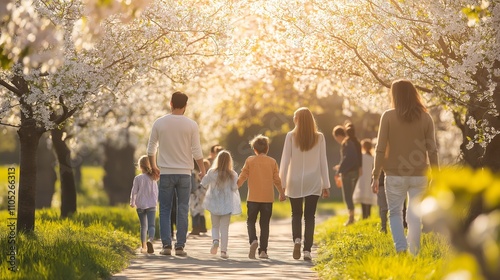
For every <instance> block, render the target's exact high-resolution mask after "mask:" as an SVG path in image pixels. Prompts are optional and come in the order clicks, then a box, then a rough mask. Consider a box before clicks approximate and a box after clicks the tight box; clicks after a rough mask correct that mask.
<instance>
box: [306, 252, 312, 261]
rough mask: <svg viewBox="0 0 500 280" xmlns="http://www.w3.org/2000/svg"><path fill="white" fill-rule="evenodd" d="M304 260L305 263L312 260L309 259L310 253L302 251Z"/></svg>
mask: <svg viewBox="0 0 500 280" xmlns="http://www.w3.org/2000/svg"><path fill="white" fill-rule="evenodd" d="M304 260H305V261H310V260H312V258H311V252H309V251H304Z"/></svg>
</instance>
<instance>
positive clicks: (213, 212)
mask: <svg viewBox="0 0 500 280" xmlns="http://www.w3.org/2000/svg"><path fill="white" fill-rule="evenodd" d="M237 180H238V174H237V173H236V172H235V171H234V170H233V159H232V157H231V154H230V153H229V152H228V151H225V150H223V151H221V152H219V154H218V155H217V157H216V158H215V160H214V164H213V167H212V168H210V169H209V170H208V173H207V175H206V176H205V177H204V178H203V179H202V180H201V184H202V185H203V186H204V187H207V193H206V196H205V200H204V202H203V206H205V208H206V209H207V210H208V211H209V212H210V218H211V219H212V239H213V240H212V248H210V253H211V254H213V255H215V254H217V250H218V248H219V238H220V250H221V251H220V256H221V258H223V259H227V258H229V255H228V253H227V246H228V238H229V223H230V221H231V215H238V214H241V200H240V194H239V192H238V185H237V184H236V183H237Z"/></svg>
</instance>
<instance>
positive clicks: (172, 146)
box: [148, 92, 205, 256]
mask: <svg viewBox="0 0 500 280" xmlns="http://www.w3.org/2000/svg"><path fill="white" fill-rule="evenodd" d="M187 100H188V97H187V95H186V94H184V93H182V92H174V93H173V94H172V99H171V101H170V108H171V111H172V113H170V114H167V115H165V116H163V117H161V118H159V119H157V120H156V121H155V122H154V124H153V128H152V129H151V135H150V136H149V142H148V157H149V161H150V163H151V166H152V168H153V173H154V174H155V176H157V177H158V176H159V178H160V181H159V187H158V191H159V192H158V200H159V204H160V237H161V241H162V244H163V249H162V250H161V251H160V254H162V255H171V254H172V233H171V232H172V229H171V224H170V215H171V212H172V199H173V196H174V195H176V196H177V239H176V240H177V241H176V243H175V254H176V255H177V256H186V255H187V253H186V252H185V251H184V246H185V244H186V236H187V229H188V211H189V195H190V192H191V170H193V168H194V163H193V158H194V159H195V160H196V163H197V164H198V167H199V169H200V177H201V178H203V176H205V166H204V165H203V153H202V150H201V145H200V135H199V130H198V124H196V122H195V121H193V120H191V119H189V118H187V117H186V116H184V112H185V111H186V105H187ZM157 151H158V156H157Z"/></svg>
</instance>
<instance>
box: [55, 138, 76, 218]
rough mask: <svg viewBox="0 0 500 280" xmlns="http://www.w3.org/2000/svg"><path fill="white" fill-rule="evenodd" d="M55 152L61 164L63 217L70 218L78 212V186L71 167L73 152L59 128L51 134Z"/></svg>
mask: <svg viewBox="0 0 500 280" xmlns="http://www.w3.org/2000/svg"><path fill="white" fill-rule="evenodd" d="M50 133H51V135H52V142H53V143H54V150H55V152H56V155H57V161H58V162H59V178H60V181H61V217H68V216H69V215H71V214H73V213H75V212H76V184H75V175H74V173H73V168H72V166H71V151H70V149H69V148H68V145H66V142H64V140H63V139H62V137H63V131H62V130H61V129H59V128H56V129H53V130H52V131H51V132H50Z"/></svg>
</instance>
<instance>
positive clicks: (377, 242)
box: [0, 166, 477, 279]
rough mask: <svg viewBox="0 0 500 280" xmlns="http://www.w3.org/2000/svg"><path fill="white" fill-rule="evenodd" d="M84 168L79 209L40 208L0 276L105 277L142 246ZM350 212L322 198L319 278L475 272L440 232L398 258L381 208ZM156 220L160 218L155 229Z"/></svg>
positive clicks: (3, 241)
mask: <svg viewBox="0 0 500 280" xmlns="http://www.w3.org/2000/svg"><path fill="white" fill-rule="evenodd" d="M16 171H17V172H19V170H18V168H16ZM82 172H83V178H82V187H81V191H80V193H79V194H78V205H79V208H78V211H77V213H76V214H75V215H73V216H72V217H71V218H68V219H64V220H61V219H60V218H59V210H58V209H57V208H52V209H43V210H37V211H36V232H35V233H34V234H31V235H25V234H20V235H19V236H17V237H16V246H17V249H18V250H17V256H16V261H17V265H18V267H19V271H18V272H16V273H12V272H10V271H9V270H7V269H4V268H7V267H8V263H7V258H5V257H2V258H0V267H2V269H1V270H0V279H75V278H76V279H101V278H106V277H109V276H110V275H112V274H113V273H115V272H117V271H120V270H122V269H123V268H125V267H126V266H127V264H128V262H129V260H130V259H131V258H133V256H134V249H135V248H137V247H138V246H139V243H140V241H139V223H138V219H137V214H136V212H135V209H132V208H130V207H129V206H128V205H120V206H116V207H109V206H103V205H105V204H106V203H107V197H106V195H105V193H104V190H103V189H102V175H103V171H102V169H101V168H99V167H85V168H84V169H83V170H82ZM6 176H7V167H5V166H4V167H0V191H2V192H3V193H2V195H0V197H1V198H0V199H3V200H2V201H1V202H2V203H1V205H5V203H4V202H5V199H6V193H7V192H6V188H7V183H6V182H7V178H6ZM18 176H19V175H16V177H17V181H18V178H19V177H18ZM56 196H57V195H55V196H54V197H56ZM3 209H5V208H3ZM242 210H243V213H242V214H241V215H235V216H232V218H231V221H232V222H243V221H245V220H246V210H247V209H246V202H244V201H243V202H242ZM344 213H345V206H344V204H343V203H341V202H336V201H333V200H330V199H329V200H323V199H320V201H319V203H318V211H317V216H321V217H331V218H329V219H328V220H326V221H325V222H323V223H321V224H317V225H316V236H315V241H316V242H317V243H318V246H319V248H318V254H317V256H316V257H315V259H314V262H315V266H314V269H315V270H316V271H317V272H318V274H319V276H320V278H321V279H443V278H446V276H447V275H448V274H449V273H450V272H452V271H454V270H457V269H465V268H467V269H469V271H477V268H476V267H474V265H472V264H473V263H474V262H472V261H468V259H467V257H466V256H460V255H457V254H456V253H454V252H453V250H452V249H451V247H450V245H449V244H448V243H447V241H446V240H445V239H444V238H442V237H440V236H439V235H437V234H434V233H424V234H423V236H422V250H421V253H420V254H419V255H418V256H417V257H412V256H410V255H396V254H395V252H394V248H393V243H392V238H391V235H390V233H389V234H383V233H380V232H378V223H379V219H378V214H377V209H376V208H374V209H373V210H372V217H371V218H370V219H367V220H362V221H358V222H356V223H355V224H354V225H352V226H349V227H344V226H343V223H344V222H345V220H346V219H347V216H346V215H345V214H344ZM290 216H291V209H290V203H289V202H288V201H285V202H275V203H274V205H273V219H283V218H289V217H290ZM7 217H8V213H7V212H6V211H0V220H2V221H7ZM157 217H158V214H157ZM205 217H206V221H207V228H211V221H210V213H209V212H206V213H205ZM158 224H159V223H158V221H157V224H156V225H157V227H158ZM189 224H191V222H189ZM157 233H158V234H159V230H157ZM158 237H159V236H158V235H157V238H158ZM8 241H9V239H8V232H7V231H0V246H1V247H0V248H1V249H0V251H1V252H2V254H3V255H4V256H6V255H7V252H5V250H7V248H9V244H8ZM457 260H459V261H457ZM476 276H477V274H476V275H473V277H476ZM471 279H472V278H471Z"/></svg>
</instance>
